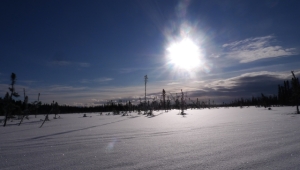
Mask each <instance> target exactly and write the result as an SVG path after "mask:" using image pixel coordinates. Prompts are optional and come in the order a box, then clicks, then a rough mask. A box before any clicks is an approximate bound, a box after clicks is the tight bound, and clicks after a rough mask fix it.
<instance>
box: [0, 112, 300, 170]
mask: <svg viewBox="0 0 300 170" xmlns="http://www.w3.org/2000/svg"><path fill="white" fill-rule="evenodd" d="M295 110H296V109H295V107H273V108H272V110H266V109H264V108H255V107H250V108H243V109H240V108H229V109H225V108H220V109H202V110H187V111H186V113H187V115H185V116H182V115H179V111H178V110H172V111H170V112H163V111H160V112H154V114H155V116H154V117H146V116H145V115H138V114H137V113H131V116H119V115H118V116H113V115H105V114H103V115H102V116H100V115H99V113H98V114H96V113H87V116H88V117H85V118H83V113H81V114H61V115H60V116H61V118H60V119H53V115H51V116H50V118H51V121H47V122H45V124H44V126H43V127H42V128H39V126H40V125H41V123H42V122H41V121H40V119H43V118H44V116H42V115H39V116H38V117H37V118H34V116H32V115H31V116H30V120H24V122H23V123H22V125H21V126H17V125H16V124H17V123H18V122H19V121H17V120H14V121H13V122H8V125H7V126H6V127H0V169H2V170H6V169H13V170H18V169H28V170H32V169H70V170H76V169H122V170H123V169H272V170H273V169H300V115H295V114H294V112H295ZM0 119H3V117H1V118H0ZM2 124H3V122H2Z"/></svg>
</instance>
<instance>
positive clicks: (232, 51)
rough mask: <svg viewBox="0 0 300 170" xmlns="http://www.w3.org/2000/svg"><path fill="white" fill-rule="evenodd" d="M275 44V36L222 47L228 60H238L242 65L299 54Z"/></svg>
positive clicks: (237, 42) (236, 42)
mask: <svg viewBox="0 0 300 170" xmlns="http://www.w3.org/2000/svg"><path fill="white" fill-rule="evenodd" d="M275 42H276V40H275V37H274V36H264V37H255V38H247V39H245V40H241V41H235V42H232V43H228V44H224V45H223V46H222V47H223V48H224V49H225V51H226V52H225V56H226V58H229V59H235V60H238V61H239V62H240V63H249V62H253V61H256V60H260V59H265V58H274V57H285V56H291V55H297V54H298V53H296V49H295V48H284V47H282V46H279V45H274V44H275Z"/></svg>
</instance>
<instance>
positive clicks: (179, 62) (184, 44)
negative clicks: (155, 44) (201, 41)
mask: <svg viewBox="0 0 300 170" xmlns="http://www.w3.org/2000/svg"><path fill="white" fill-rule="evenodd" d="M167 51H168V58H169V60H170V63H171V64H173V65H175V66H177V67H179V68H183V69H186V70H191V69H193V68H195V67H197V66H199V65H200V64H201V61H200V55H201V51H200V49H199V47H198V46H197V45H196V44H195V43H194V42H193V41H192V40H191V39H189V38H184V39H182V40H181V41H179V42H176V43H173V44H171V45H170V46H169V47H168V48H167Z"/></svg>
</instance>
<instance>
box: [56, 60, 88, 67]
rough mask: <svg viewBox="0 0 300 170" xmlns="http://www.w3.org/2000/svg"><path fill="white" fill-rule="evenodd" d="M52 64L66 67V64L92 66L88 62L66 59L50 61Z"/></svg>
mask: <svg viewBox="0 0 300 170" xmlns="http://www.w3.org/2000/svg"><path fill="white" fill-rule="evenodd" d="M50 64H51V65H53V66H61V67H66V66H78V67H90V66H91V64H90V63H87V62H72V61H65V60H54V61H52V62H50Z"/></svg>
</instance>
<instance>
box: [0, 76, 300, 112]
mask: <svg viewBox="0 0 300 170" xmlns="http://www.w3.org/2000/svg"><path fill="white" fill-rule="evenodd" d="M291 73H292V75H293V77H292V79H291V80H290V81H289V80H286V81H284V82H283V84H279V85H278V93H277V95H271V96H266V95H264V94H263V93H261V95H260V96H256V97H254V96H252V97H249V98H239V99H235V100H233V101H231V102H230V103H224V102H223V103H222V104H215V103H214V101H210V100H207V101H199V100H198V99H196V101H193V100H191V99H190V98H187V97H184V95H182V96H177V95H176V96H175V97H173V96H172V97H171V99H170V98H169V97H168V99H166V98H165V96H166V92H165V90H164V89H163V90H162V95H161V96H163V97H161V98H160V99H158V98H156V99H151V101H150V100H149V101H147V102H144V101H140V103H138V104H132V103H131V101H124V102H122V101H120V102H113V101H109V102H107V103H105V104H103V105H99V106H90V107H78V106H67V105H59V104H58V107H59V112H60V113H88V112H115V111H117V112H120V111H121V112H126V111H140V110H143V109H145V108H148V109H149V108H151V109H152V110H170V109H181V108H182V106H183V104H184V107H185V109H187V108H191V109H201V108H214V107H248V106H256V107H271V106H297V113H299V109H298V105H299V98H300V85H299V80H298V78H296V77H295V74H294V72H293V71H292V72H291ZM15 79H16V75H15V74H14V73H12V76H11V81H12V83H11V84H10V87H9V92H7V93H6V95H5V96H4V98H1V97H0V115H5V114H6V113H5V112H8V108H10V110H9V112H11V114H12V115H22V114H24V111H25V110H27V112H28V113H30V114H48V113H49V112H50V110H51V109H52V107H53V105H54V102H53V103H52V104H46V103H44V104H42V103H41V102H40V101H35V102H33V103H28V97H27V96H26V95H25V89H24V96H26V97H27V99H26V97H24V101H22V100H15V99H14V98H18V97H19V94H18V93H16V92H15V90H14V84H15ZM182 94H183V93H182ZM13 96H14V98H13Z"/></svg>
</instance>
